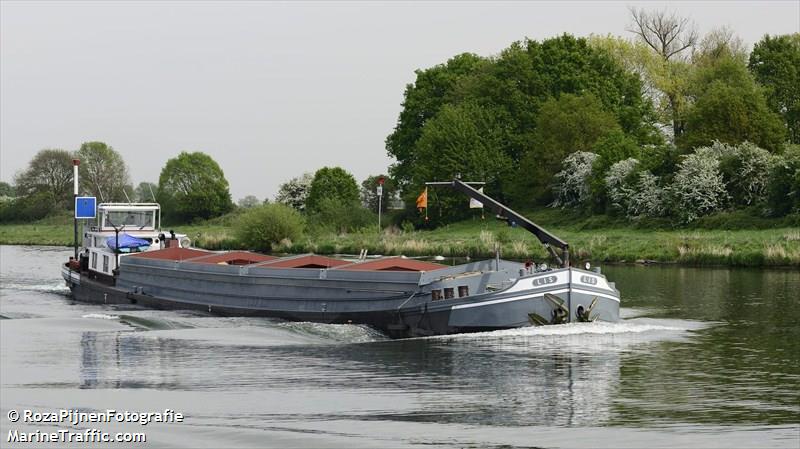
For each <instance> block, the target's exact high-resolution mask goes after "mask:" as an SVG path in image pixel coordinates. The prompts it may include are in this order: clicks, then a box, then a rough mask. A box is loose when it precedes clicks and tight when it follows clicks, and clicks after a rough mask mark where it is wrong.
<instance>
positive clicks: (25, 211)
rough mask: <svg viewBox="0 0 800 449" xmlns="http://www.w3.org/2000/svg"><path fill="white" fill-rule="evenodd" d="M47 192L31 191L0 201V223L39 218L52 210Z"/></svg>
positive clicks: (51, 203)
mask: <svg viewBox="0 0 800 449" xmlns="http://www.w3.org/2000/svg"><path fill="white" fill-rule="evenodd" d="M54 209H55V208H54V206H53V201H52V199H51V196H50V195H49V194H48V193H47V192H44V191H42V192H38V193H33V194H31V195H29V196H23V197H17V198H15V199H13V200H11V201H4V202H2V203H0V223H20V222H31V221H36V220H40V219H42V218H44V217H46V216H47V215H48V214H50V213H51V212H53V211H54Z"/></svg>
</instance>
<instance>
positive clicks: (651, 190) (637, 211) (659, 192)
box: [628, 171, 667, 218]
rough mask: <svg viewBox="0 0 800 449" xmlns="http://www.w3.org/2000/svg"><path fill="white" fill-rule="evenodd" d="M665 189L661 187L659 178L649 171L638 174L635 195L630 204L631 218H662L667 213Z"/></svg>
mask: <svg viewBox="0 0 800 449" xmlns="http://www.w3.org/2000/svg"><path fill="white" fill-rule="evenodd" d="M664 196H665V195H664V189H663V188H662V187H661V186H659V183H658V176H655V175H654V174H652V173H650V172H649V171H642V172H639V173H638V177H637V179H636V184H635V185H634V188H633V195H632V196H631V198H630V201H629V203H628V216H629V217H637V218H640V217H651V218H655V217H661V216H663V215H664V214H665V213H666V211H667V208H666V204H665V202H664Z"/></svg>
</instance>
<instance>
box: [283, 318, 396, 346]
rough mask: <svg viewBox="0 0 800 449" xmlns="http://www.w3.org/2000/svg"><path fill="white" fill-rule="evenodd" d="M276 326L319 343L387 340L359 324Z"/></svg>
mask: <svg viewBox="0 0 800 449" xmlns="http://www.w3.org/2000/svg"><path fill="white" fill-rule="evenodd" d="M278 326H280V327H283V328H286V329H288V330H290V331H292V332H293V333H297V334H301V335H303V336H307V337H313V338H317V339H319V340H320V342H321V343H368V342H373V341H382V340H387V339H388V337H387V336H386V335H384V334H382V333H381V332H379V331H377V330H375V329H373V328H371V327H369V326H365V325H359V324H324V323H312V322H307V321H303V322H283V323H279V324H278Z"/></svg>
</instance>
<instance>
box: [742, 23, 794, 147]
mask: <svg viewBox="0 0 800 449" xmlns="http://www.w3.org/2000/svg"><path fill="white" fill-rule="evenodd" d="M749 68H750V71H751V72H752V73H753V75H754V76H755V78H756V80H758V82H759V83H761V85H762V86H764V88H765V90H766V96H767V102H768V103H769V106H770V108H771V109H772V111H774V112H776V113H779V114H781V115H782V116H783V119H784V121H785V122H786V124H787V127H788V129H789V139H790V141H791V142H792V143H800V33H794V34H790V35H783V36H774V37H770V35H766V36H764V38H763V39H761V40H760V41H759V42H758V43H756V44H755V46H754V47H753V52H752V53H751V54H750V63H749Z"/></svg>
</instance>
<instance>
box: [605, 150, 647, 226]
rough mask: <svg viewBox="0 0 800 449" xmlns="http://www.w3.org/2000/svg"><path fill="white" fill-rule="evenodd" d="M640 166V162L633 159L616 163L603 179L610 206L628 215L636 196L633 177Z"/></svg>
mask: <svg viewBox="0 0 800 449" xmlns="http://www.w3.org/2000/svg"><path fill="white" fill-rule="evenodd" d="M638 166H639V161H638V160H636V159H633V158H629V159H625V160H622V161H619V162H616V163H614V165H612V166H611V167H610V168H609V169H608V173H607V174H606V176H605V178H603V181H604V183H605V188H606V193H607V195H608V201H609V205H610V206H611V207H612V208H613V209H616V210H619V211H622V212H623V213H625V214H626V215H627V214H628V209H629V204H630V200H631V197H632V196H633V194H634V190H633V186H632V185H631V177H632V176H633V175H634V174H635V172H636V169H637V167H638Z"/></svg>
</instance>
